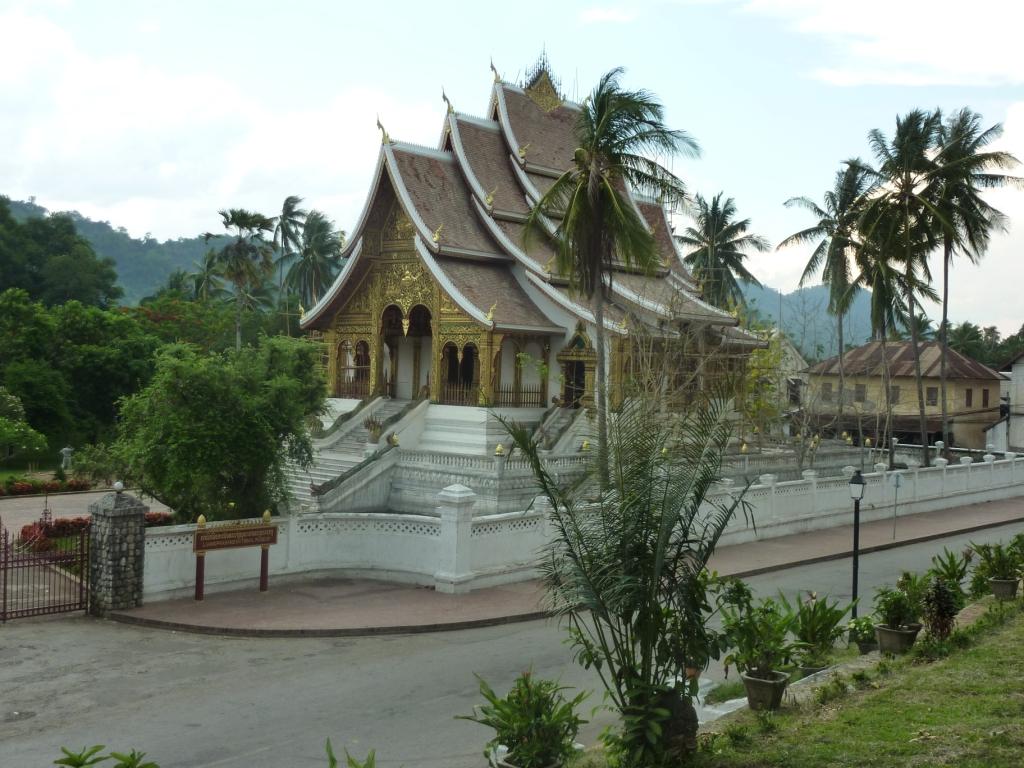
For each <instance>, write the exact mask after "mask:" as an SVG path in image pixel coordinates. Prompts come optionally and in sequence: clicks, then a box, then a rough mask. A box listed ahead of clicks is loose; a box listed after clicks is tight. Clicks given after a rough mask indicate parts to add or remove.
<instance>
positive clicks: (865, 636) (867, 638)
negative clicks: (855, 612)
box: [846, 616, 878, 653]
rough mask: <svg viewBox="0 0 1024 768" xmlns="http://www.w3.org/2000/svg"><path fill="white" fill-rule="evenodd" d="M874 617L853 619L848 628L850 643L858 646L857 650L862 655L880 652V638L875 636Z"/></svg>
mask: <svg viewBox="0 0 1024 768" xmlns="http://www.w3.org/2000/svg"><path fill="white" fill-rule="evenodd" d="M876 623H877V622H876V621H875V618H874V616H861V617H860V618H858V619H851V620H850V623H849V624H847V625H846V628H847V629H848V630H849V632H850V642H851V643H856V644H857V650H858V651H860V652H861V653H871V652H872V651H877V650H878V637H877V635H876V634H875V624H876Z"/></svg>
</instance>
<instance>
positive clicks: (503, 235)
mask: <svg viewBox="0 0 1024 768" xmlns="http://www.w3.org/2000/svg"><path fill="white" fill-rule="evenodd" d="M445 101H446V103H447V107H448V110H447V115H446V117H445V119H444V122H443V124H442V126H441V131H440V139H439V141H438V144H437V146H436V147H424V146H418V145H413V144H407V143H403V142H401V141H397V140H395V139H393V138H392V137H390V136H388V135H387V132H386V131H385V130H384V128H383V127H382V128H381V132H382V135H383V141H382V145H381V147H380V154H379V156H378V159H377V164H376V169H375V171H374V176H373V181H372V183H371V185H370V190H369V194H368V196H367V200H366V204H365V207H364V210H363V212H362V214H361V216H360V218H359V221H358V223H357V225H356V226H355V227H354V229H353V230H352V235H351V237H350V238H349V241H348V246H347V248H346V250H345V252H344V254H343V256H344V258H345V264H344V268H343V269H342V271H341V273H340V274H339V275H338V277H337V279H336V280H335V282H334V284H333V285H332V286H331V288H330V290H328V291H327V293H326V294H325V295H324V297H323V298H322V299H321V301H320V302H319V303H318V304H317V305H316V306H315V307H313V308H312V309H311V310H310V311H309V312H307V313H306V314H305V316H304V318H303V320H302V327H303V328H304V329H306V330H307V331H313V332H320V333H322V334H323V338H324V339H325V341H326V343H327V348H328V359H327V374H328V386H329V390H330V392H329V394H330V395H331V396H333V397H337V398H349V399H359V400H364V399H367V398H371V397H374V396H382V395H383V396H390V397H391V398H394V399H396V400H400V401H413V400H424V399H425V400H429V401H430V402H432V403H437V404H447V405H461V406H474V407H476V406H488V407H517V408H546V407H547V406H548V405H550V404H551V403H552V402H556V403H559V404H561V405H564V406H567V407H572V408H576V407H579V406H580V405H583V406H587V405H591V404H592V402H593V397H594V395H593V393H594V372H595V364H596V353H595V349H594V338H595V335H594V317H593V314H592V312H591V310H590V305H589V302H588V300H587V299H586V298H585V297H583V296H581V295H579V294H577V293H576V292H574V291H573V290H572V289H571V287H570V280H568V279H567V276H565V275H559V274H556V273H554V272H553V271H552V270H553V269H555V267H554V264H555V251H554V247H553V242H552V241H551V240H550V239H548V238H546V237H544V236H539V237H532V238H530V239H529V245H528V247H527V245H526V244H525V243H524V233H525V222H526V218H527V215H528V213H529V211H530V210H531V208H532V207H533V206H534V205H535V204H536V203H537V201H538V200H539V199H540V197H541V196H542V194H543V193H544V191H545V190H547V189H549V188H550V186H551V184H552V183H553V181H554V180H555V179H556V178H558V176H559V175H561V174H562V173H563V172H564V171H565V170H566V169H567V168H568V167H569V165H570V162H571V160H572V157H573V152H574V149H575V147H576V141H575V138H574V132H573V131H574V125H575V122H576V119H577V115H578V114H579V110H580V107H579V106H578V105H577V104H574V103H571V102H569V101H566V100H565V99H564V98H563V97H562V95H560V93H559V91H558V88H557V87H556V82H555V80H554V79H553V77H552V76H551V74H550V72H549V70H548V67H547V66H546V63H545V62H544V61H543V60H542V62H541V63H540V64H539V65H538V66H537V67H536V68H535V69H534V71H533V72H532V74H531V75H530V76H528V78H527V79H526V81H525V82H524V83H523V87H517V86H514V85H511V84H509V83H507V82H504V81H503V80H502V79H501V78H500V77H499V76H498V75H497V72H495V75H494V82H493V85H492V88H491V94H490V100H489V102H488V105H487V110H486V112H485V114H484V116H482V117H477V116H471V115H467V114H463V113H461V112H458V111H456V110H455V109H454V108H453V107H452V105H451V103H450V102H448V100H447V98H445ZM631 200H632V203H633V204H634V205H635V206H636V209H637V211H638V212H639V213H640V214H641V215H642V218H643V220H644V221H645V222H646V225H647V226H648V227H649V229H650V231H651V232H652V233H653V235H654V237H655V239H656V242H657V245H658V249H659V253H660V256H661V265H660V267H659V268H658V269H657V270H656V271H655V272H653V273H650V274H647V273H639V272H637V271H635V270H630V269H627V268H626V267H625V266H622V267H620V268H618V269H617V270H616V271H615V272H614V274H613V275H612V279H611V281H610V288H609V290H610V294H609V300H608V304H607V305H606V312H605V328H606V339H607V340H608V345H609V348H608V353H609V354H608V355H607V356H606V359H607V361H608V374H609V383H610V389H609V391H610V398H611V400H612V405H613V406H614V405H615V404H616V403H617V402H620V401H621V399H622V398H623V397H624V396H626V395H628V387H629V381H630V372H631V370H633V369H634V368H635V367H636V365H637V361H636V360H634V357H635V355H634V352H633V351H632V346H631V340H633V339H635V337H636V336H637V335H638V332H639V331H641V330H642V331H643V332H644V335H645V337H646V338H655V339H657V338H667V337H669V336H678V335H679V334H680V333H681V332H682V331H683V330H685V331H686V333H688V334H689V335H690V336H691V337H692V338H694V339H697V344H695V346H694V350H695V351H694V354H695V355H698V356H699V355H704V356H707V355H711V354H712V353H720V354H722V355H723V356H731V357H732V358H733V359H742V358H743V357H744V356H745V355H746V354H747V353H748V352H749V350H750V349H751V348H752V347H754V346H756V345H757V344H758V342H757V340H756V339H755V338H754V337H753V336H751V335H749V334H747V333H746V332H744V331H742V330H740V329H739V328H738V327H737V320H736V319H735V318H734V317H733V316H732V315H731V314H729V313H727V312H724V311H722V310H721V309H718V308H716V307H714V306H711V305H710V304H708V303H706V302H704V301H703V300H702V299H701V297H700V291H699V288H698V286H697V285H696V283H695V281H694V279H693V277H692V276H691V275H690V273H689V272H688V271H687V269H686V268H685V267H684V265H683V262H682V258H681V255H680V253H679V252H678V251H677V249H676V246H675V243H674V241H673V238H672V235H671V227H670V223H669V218H668V214H667V212H666V210H665V209H664V207H663V206H662V205H660V204H659V203H658V202H656V201H652V200H646V199H643V198H641V197H639V196H637V195H631ZM700 367H701V366H699V365H697V363H696V362H694V363H693V364H692V369H693V370H698V369H699V368H700Z"/></svg>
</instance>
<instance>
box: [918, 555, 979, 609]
mask: <svg viewBox="0 0 1024 768" xmlns="http://www.w3.org/2000/svg"><path fill="white" fill-rule="evenodd" d="M973 556H974V552H973V550H971V549H970V548H968V549H965V550H964V551H963V552H962V553H961V554H959V555H958V554H956V553H955V552H953V551H952V550H950V549H949V547H945V548H943V550H942V554H941V555H935V556H934V557H932V567H931V568H930V569H929V571H928V574H929V575H930V576H933V577H936V578H939V579H942V580H943V581H945V582H946V584H947V586H948V587H949V588H950V589H951V590H952V592H953V596H954V597H955V598H956V601H957V605H958V606H959V608H963V607H964V606H965V605H966V604H967V592H965V591H964V587H963V583H964V579H966V578H967V570H968V567H969V566H970V564H971V560H972V559H973Z"/></svg>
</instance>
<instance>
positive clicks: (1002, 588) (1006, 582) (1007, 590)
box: [988, 579, 1017, 600]
mask: <svg viewBox="0 0 1024 768" xmlns="http://www.w3.org/2000/svg"><path fill="white" fill-rule="evenodd" d="M988 586H989V589H991V590H992V594H993V596H995V598H996V600H1013V598H1015V597H1016V596H1017V579H989V580H988Z"/></svg>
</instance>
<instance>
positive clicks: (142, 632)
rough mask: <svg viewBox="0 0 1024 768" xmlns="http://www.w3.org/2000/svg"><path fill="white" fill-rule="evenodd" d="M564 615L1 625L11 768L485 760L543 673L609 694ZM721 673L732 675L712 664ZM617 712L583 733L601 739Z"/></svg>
mask: <svg viewBox="0 0 1024 768" xmlns="http://www.w3.org/2000/svg"><path fill="white" fill-rule="evenodd" d="M1022 530H1024V523H1017V524H1013V525H1009V526H1003V527H1001V528H994V529H989V530H987V531H983V532H976V533H974V534H971V535H966V536H952V537H948V538H946V539H939V540H935V541H930V542H926V543H924V544H916V545H911V546H908V547H903V548H900V549H896V550H890V551H887V552H879V553H876V554H871V555H866V556H865V557H863V558H862V560H861V593H862V594H863V595H866V596H867V598H868V599H869V600H870V597H871V594H872V590H873V588H874V587H875V586H876V585H880V584H884V583H891V582H892V581H894V580H895V578H896V577H897V576H898V574H899V572H900V571H901V570H903V569H912V570H923V569H925V568H926V567H927V566H928V564H929V560H930V558H931V556H932V554H934V553H936V552H938V551H940V550H941V549H942V547H943V546H944V545H945V546H949V547H950V548H952V549H954V550H959V549H960V548H962V547H963V546H964V545H965V544H967V542H968V541H969V540H971V539H973V540H975V541H990V540H998V539H1000V538H1003V539H1005V538H1008V537H1009V536H1012V535H1013V534H1015V533H1017V532H1019V531H1022ZM749 581H750V583H751V585H752V586H753V587H754V589H755V590H756V591H757V592H758V593H760V594H774V593H776V592H777V591H778V590H783V591H784V592H786V593H788V594H794V593H796V592H797V591H801V590H808V589H813V590H816V591H817V592H818V593H819V595H820V594H823V593H830V594H832V595H833V596H835V597H839V598H841V599H848V597H849V592H850V584H849V582H850V562H849V560H839V561H834V562H829V563H820V564H816V565H810V566H803V567H799V568H792V569H788V570H784V571H778V572H776V573H771V574H764V575H761V576H757V577H754V578H751V579H750V580H749ZM563 639H564V634H563V633H562V632H561V631H560V630H559V629H558V627H557V626H556V624H555V623H554V622H551V621H534V622H528V623H523V624H514V625H510V626H503V627H492V628H485V629H476V630H467V631H460V632H444V633H434V634H422V635H405V636H392V637H379V638H372V637H371V638H356V639H239V638H220V637H206V636H200V635H187V634H181V633H173V632H166V631H158V630H149V629H143V628H137V627H130V626H125V625H119V624H113V623H109V622H104V621H94V620H91V619H87V618H85V617H82V616H76V617H65V618H55V619H40V620H21V621H15V622H11V623H8V624H7V625H6V626H3V627H0V768H37V767H38V768H42V767H43V766H49V765H51V764H52V761H53V760H54V759H56V758H57V757H58V756H59V752H60V750H59V747H60V746H61V745H67V746H70V747H74V748H76V749H77V748H81V747H83V746H85V745H92V744H105V745H107V746H108V747H109V748H114V749H117V750H119V751H121V750H125V751H126V750H128V749H130V748H132V747H135V748H138V749H141V750H144V751H146V752H147V753H148V754H149V757H150V759H152V760H154V761H156V762H157V763H159V764H160V766H161V768H179V767H182V768H183V767H186V766H187V767H188V768H213V767H214V766H218V767H224V768H242V767H243V766H244V768H303V767H305V766H325V765H326V760H325V759H324V751H323V745H324V740H325V739H326V738H328V737H330V738H331V740H332V742H333V744H334V745H335V747H336V748H338V750H337V751H340V750H341V749H343V748H348V749H349V750H350V751H352V753H353V754H354V755H357V756H359V757H363V756H364V755H365V753H366V752H367V751H369V750H370V749H376V750H377V755H378V763H377V765H378V766H379V767H380V768H398V766H402V765H404V766H406V767H407V768H413V767H415V768H480V767H481V766H483V765H484V759H483V755H482V749H483V745H484V743H485V742H486V741H487V739H488V738H489V737H490V732H489V731H488V729H486V728H484V727H483V726H479V725H476V724H475V723H470V722H467V721H463V720H455V719H454V716H455V715H458V714H466V713H469V712H470V710H471V708H472V706H473V705H474V704H475V703H478V702H479V701H480V697H479V694H478V692H477V684H476V681H475V679H474V677H473V675H474V673H478V674H480V675H482V676H483V677H484V678H485V679H487V680H488V681H489V682H490V683H491V684H492V685H493V686H494V687H495V688H496V689H498V690H499V692H501V691H504V690H507V687H508V685H509V684H510V683H511V681H512V680H513V678H515V676H516V675H517V674H518V673H519V672H520V671H521V670H523V669H525V668H529V667H532V668H533V671H534V672H535V673H536V674H539V675H543V676H545V677H553V678H559V679H560V680H561V681H562V682H563V684H565V685H569V686H573V687H577V688H580V687H582V688H587V689H591V690H593V691H595V693H594V694H593V695H592V696H591V699H590V703H591V704H598V703H600V694H599V692H598V691H599V689H600V685H599V682H598V680H597V678H596V676H595V675H594V674H592V673H588V672H586V671H584V670H582V669H580V668H579V667H578V666H576V665H575V664H574V663H573V661H572V658H571V654H570V649H569V648H567V647H566V646H565V645H564V643H563ZM708 676H710V677H713V678H719V677H721V670H720V669H719V668H717V667H712V668H711V669H710V670H708ZM609 719H610V715H607V714H599V715H598V717H597V718H596V721H595V722H594V723H592V724H591V725H590V726H588V727H587V729H586V730H585V732H584V733H583V734H582V736H583V740H584V741H586V742H587V743H593V742H594V740H595V739H596V735H597V733H598V732H599V730H600V728H601V727H602V726H603V725H604V724H605V723H607V722H609Z"/></svg>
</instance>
